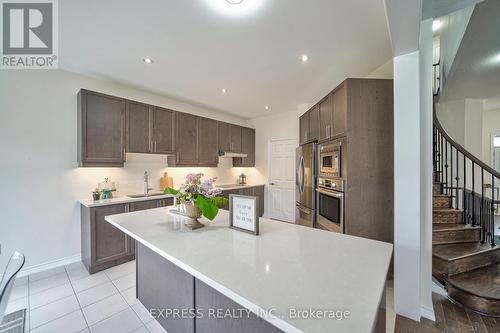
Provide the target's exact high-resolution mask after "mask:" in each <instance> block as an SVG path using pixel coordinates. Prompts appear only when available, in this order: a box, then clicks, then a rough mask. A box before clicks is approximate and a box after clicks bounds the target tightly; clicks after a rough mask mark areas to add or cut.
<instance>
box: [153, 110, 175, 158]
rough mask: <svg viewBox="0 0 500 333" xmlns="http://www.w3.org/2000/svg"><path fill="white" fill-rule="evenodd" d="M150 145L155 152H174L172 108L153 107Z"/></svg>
mask: <svg viewBox="0 0 500 333" xmlns="http://www.w3.org/2000/svg"><path fill="white" fill-rule="evenodd" d="M152 109H153V111H152V112H151V114H152V133H153V134H152V142H151V147H152V149H153V152H154V153H157V154H174V121H175V112H174V111H172V110H168V109H164V108H160V107H157V106H155V107H153V108H152Z"/></svg>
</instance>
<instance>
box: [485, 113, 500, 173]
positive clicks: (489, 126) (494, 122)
mask: <svg viewBox="0 0 500 333" xmlns="http://www.w3.org/2000/svg"><path fill="white" fill-rule="evenodd" d="M482 120H483V135H482V141H483V142H482V149H483V151H482V155H483V161H484V162H485V163H487V164H488V165H490V166H492V167H493V160H492V156H491V152H492V142H491V136H492V135H493V134H498V133H500V109H497V110H488V111H484V112H483V119H482Z"/></svg>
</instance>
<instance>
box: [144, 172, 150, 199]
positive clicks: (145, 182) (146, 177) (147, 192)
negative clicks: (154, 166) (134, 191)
mask: <svg viewBox="0 0 500 333" xmlns="http://www.w3.org/2000/svg"><path fill="white" fill-rule="evenodd" d="M143 186H144V195H145V196H146V197H147V196H148V195H149V190H150V188H149V176H148V172H147V171H144V184H143Z"/></svg>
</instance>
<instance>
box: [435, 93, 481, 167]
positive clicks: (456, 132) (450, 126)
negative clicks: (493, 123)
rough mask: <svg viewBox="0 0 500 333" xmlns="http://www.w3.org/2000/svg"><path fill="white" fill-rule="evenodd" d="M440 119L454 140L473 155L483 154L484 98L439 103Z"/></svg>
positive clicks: (438, 112)
mask: <svg viewBox="0 0 500 333" xmlns="http://www.w3.org/2000/svg"><path fill="white" fill-rule="evenodd" d="M437 115H438V119H439V121H440V123H441V125H442V126H443V128H444V129H445V131H446V132H447V133H448V135H450V136H451V137H452V138H453V140H455V141H456V142H458V143H459V144H460V145H462V146H463V147H464V148H466V149H467V150H468V151H469V152H471V153H472V154H473V155H475V156H477V157H478V158H481V157H482V155H483V147H482V146H483V140H482V133H483V100H481V99H462V100H456V101H449V102H444V103H439V104H438V105H437Z"/></svg>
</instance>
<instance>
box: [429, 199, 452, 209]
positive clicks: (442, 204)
mask: <svg viewBox="0 0 500 333" xmlns="http://www.w3.org/2000/svg"><path fill="white" fill-rule="evenodd" d="M432 207H433V208H451V198H450V197H433V198H432Z"/></svg>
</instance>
